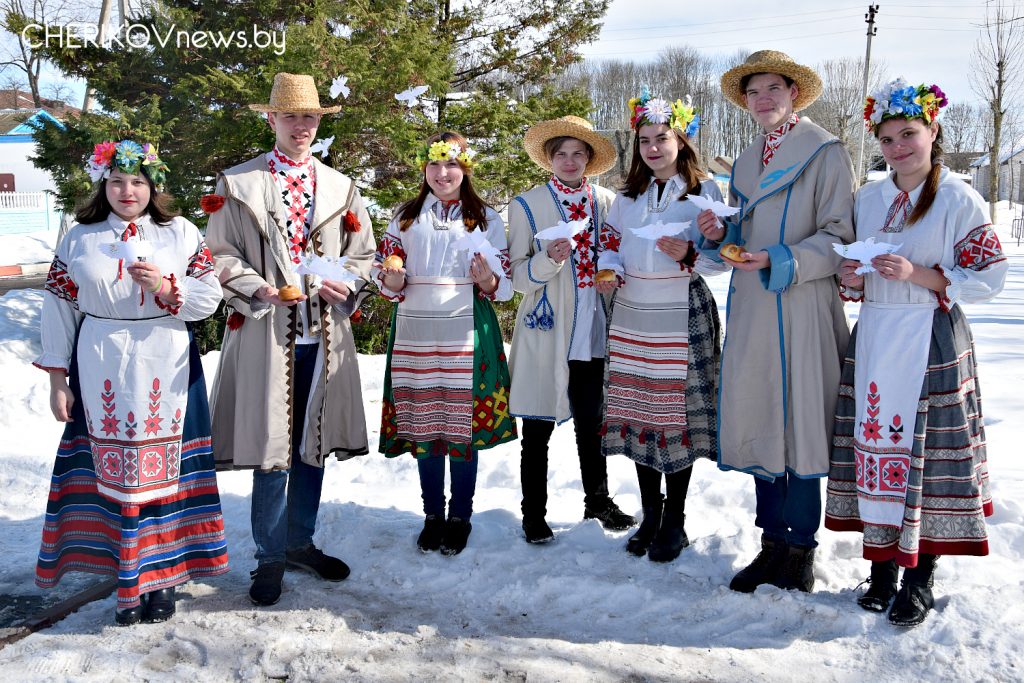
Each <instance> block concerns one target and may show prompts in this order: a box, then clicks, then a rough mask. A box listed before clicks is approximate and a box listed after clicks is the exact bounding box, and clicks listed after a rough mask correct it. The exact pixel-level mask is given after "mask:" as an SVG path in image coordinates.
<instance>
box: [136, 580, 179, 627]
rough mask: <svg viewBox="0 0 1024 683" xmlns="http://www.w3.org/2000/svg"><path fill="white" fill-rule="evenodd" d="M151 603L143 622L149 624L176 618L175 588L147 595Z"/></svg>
mask: <svg viewBox="0 0 1024 683" xmlns="http://www.w3.org/2000/svg"><path fill="white" fill-rule="evenodd" d="M147 595H148V596H149V602H147V603H146V609H145V611H144V612H143V613H142V620H143V621H144V622H146V623H147V624H155V623H157V622H160V621H167V620H168V619H170V618H171V617H172V616H174V587H173V586H171V587H170V588H163V589H161V590H158V591H152V592H150V593H147Z"/></svg>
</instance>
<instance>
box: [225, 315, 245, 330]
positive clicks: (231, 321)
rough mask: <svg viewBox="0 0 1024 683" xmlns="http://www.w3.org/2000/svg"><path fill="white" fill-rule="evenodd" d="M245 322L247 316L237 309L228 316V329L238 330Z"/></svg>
mask: <svg viewBox="0 0 1024 683" xmlns="http://www.w3.org/2000/svg"><path fill="white" fill-rule="evenodd" d="M244 322H245V316H244V315H242V314H241V313H239V312H238V311H235V312H234V313H232V314H231V315H229V316H228V323H227V325H228V329H229V330H237V329H238V328H239V327H241V326H242V323H244Z"/></svg>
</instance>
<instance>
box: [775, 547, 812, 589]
mask: <svg viewBox="0 0 1024 683" xmlns="http://www.w3.org/2000/svg"><path fill="white" fill-rule="evenodd" d="M775 585H776V586H778V587H779V588H783V589H785V590H792V589H794V588H795V589H796V590H798V591H803V592H804V593H810V592H811V591H813V590H814V548H804V547H802V546H798V545H791V546H789V552H788V553H787V554H786V558H785V561H784V562H783V563H782V570H781V571H780V572H779V576H778V579H777V580H776V581H775Z"/></svg>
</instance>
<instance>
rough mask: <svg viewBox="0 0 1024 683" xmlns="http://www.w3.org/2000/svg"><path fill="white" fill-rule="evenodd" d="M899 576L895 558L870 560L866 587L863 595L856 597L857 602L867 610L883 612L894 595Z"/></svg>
mask: <svg viewBox="0 0 1024 683" xmlns="http://www.w3.org/2000/svg"><path fill="white" fill-rule="evenodd" d="M899 578H900V568H899V567H897V566H896V560H887V561H885V562H872V563H871V577H870V578H869V579H868V584H869V586H868V589H867V591H866V592H865V593H864V595H862V596H860V597H859V598H857V604H858V605H860V606H861V607H863V608H864V609H866V610H867V611H869V612H884V611H885V610H887V609H889V603H890V602H892V599H893V597H894V596H895V595H896V587H897V580H898V579H899Z"/></svg>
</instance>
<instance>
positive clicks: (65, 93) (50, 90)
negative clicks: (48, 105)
mask: <svg viewBox="0 0 1024 683" xmlns="http://www.w3.org/2000/svg"><path fill="white" fill-rule="evenodd" d="M43 90H45V91H46V96H47V97H48V98H49V99H51V100H53V101H55V102H60V103H62V104H67V103H68V100H70V99H71V96H72V95H73V94H74V90H72V89H71V86H70V85H68V84H67V83H66V82H64V81H50V82H49V83H47V84H46V85H45V86H44V88H43Z"/></svg>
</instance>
